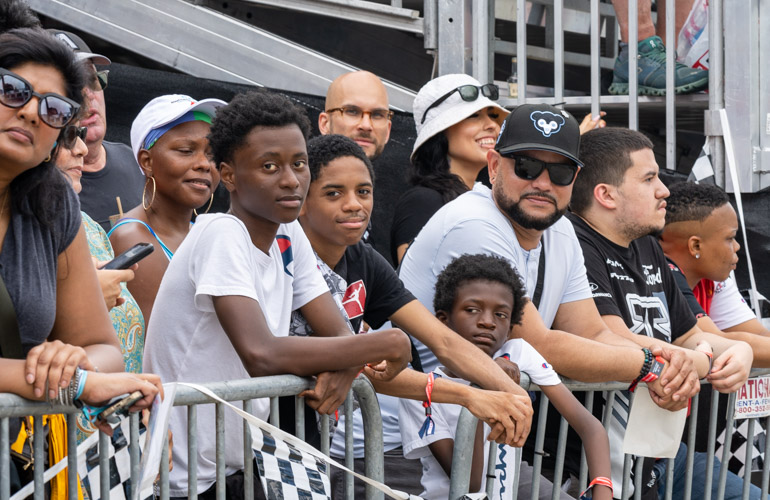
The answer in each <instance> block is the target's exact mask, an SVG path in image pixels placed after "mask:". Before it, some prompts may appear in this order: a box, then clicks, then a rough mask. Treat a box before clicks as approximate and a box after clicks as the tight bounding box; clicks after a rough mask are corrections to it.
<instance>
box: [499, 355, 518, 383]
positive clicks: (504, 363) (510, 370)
mask: <svg viewBox="0 0 770 500" xmlns="http://www.w3.org/2000/svg"><path fill="white" fill-rule="evenodd" d="M495 363H497V366H499V367H500V368H502V369H503V371H504V372H505V374H506V375H508V376H509V377H511V380H513V381H514V382H516V383H517V384H518V383H519V382H521V371H520V370H519V365H517V364H516V363H514V362H513V361H511V360H510V359H508V358H506V357H503V356H501V357H499V358H495Z"/></svg>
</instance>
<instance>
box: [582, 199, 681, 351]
mask: <svg viewBox="0 0 770 500" xmlns="http://www.w3.org/2000/svg"><path fill="white" fill-rule="evenodd" d="M567 217H568V218H569V219H570V221H572V225H573V226H574V227H575V234H576V235H577V237H578V240H579V241H580V246H581V247H582V248H583V257H584V258H585V263H586V273H587V275H588V281H589V283H590V286H591V291H592V292H593V297H594V302H595V303H596V307H597V309H599V314H601V315H602V316H605V315H613V316H620V317H621V318H623V321H624V322H625V323H626V326H627V327H628V329H629V330H631V331H632V332H634V333H637V334H640V335H647V336H649V337H654V338H656V339H659V340H664V341H666V342H669V343H671V342H674V341H676V339H678V338H679V337H681V336H682V335H684V334H685V333H687V331H689V330H690V329H691V328H692V327H693V326H695V323H696V319H695V316H694V315H693V313H692V311H691V310H690V308H689V306H688V305H687V302H686V301H685V298H684V296H683V295H682V292H681V291H680V290H679V286H678V285H677V283H676V280H675V279H674V276H673V274H672V273H671V271H670V270H669V267H668V262H666V257H665V256H664V255H663V250H662V249H661V248H660V245H659V244H658V242H657V240H655V238H654V237H652V236H645V237H643V238H639V239H637V240H634V241H633V242H632V243H631V245H629V247H628V248H624V247H622V246H620V245H616V244H615V243H613V242H611V241H610V240H608V239H607V238H605V237H604V236H602V235H601V234H599V233H597V232H596V231H594V230H593V229H592V228H591V227H590V226H588V224H586V223H585V221H583V219H581V218H580V217H577V216H575V215H574V214H569V215H568V216H567Z"/></svg>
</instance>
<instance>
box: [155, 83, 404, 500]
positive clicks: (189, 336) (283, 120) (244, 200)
mask: <svg viewBox="0 0 770 500" xmlns="http://www.w3.org/2000/svg"><path fill="white" fill-rule="evenodd" d="M309 133H310V122H309V121H308V119H307V116H306V115H305V113H304V110H301V109H300V108H298V107H297V106H295V105H294V104H293V103H292V102H291V101H290V100H289V99H287V98H286V97H284V96H281V95H279V94H274V93H271V92H266V91H257V92H249V93H246V94H239V95H237V96H236V97H235V98H233V100H232V101H231V102H230V103H229V104H228V105H227V106H225V107H222V108H220V109H219V110H218V113H217V117H216V118H215V120H214V122H213V123H212V126H211V134H210V135H209V142H210V146H211V150H212V154H213V157H214V161H215V164H216V166H217V168H218V169H220V171H221V177H222V183H223V184H224V185H225V187H226V188H227V190H228V191H229V192H230V202H231V207H230V212H229V213H227V214H211V215H201V216H200V217H198V219H197V220H196V222H195V225H194V226H193V228H192V229H191V230H190V233H189V234H188V236H187V237H186V238H185V240H184V242H183V243H182V244H181V245H180V247H179V249H178V250H177V252H176V253H175V254H174V259H173V260H172V261H171V263H170V264H169V267H168V270H167V271H166V274H165V275H164V277H163V281H162V283H161V286H160V289H159V291H158V296H157V299H156V301H155V305H154V308H153V314H152V318H151V320H150V324H149V328H148V333H147V343H146V347H145V359H144V361H145V363H144V369H145V370H146V371H149V372H153V373H157V374H161V375H162V376H163V378H164V380H166V381H169V382H172V381H184V382H198V383H202V382H218V381H229V380H237V379H243V378H248V377H259V376H265V375H276V374H282V373H291V374H295V375H300V376H310V375H317V376H318V382H317V386H316V390H315V392H314V396H315V398H317V399H319V400H321V401H323V400H325V399H327V398H331V399H332V400H335V401H336V400H339V399H340V394H343V396H342V397H344V394H346V393H347V391H348V389H349V388H350V384H351V383H352V381H353V379H354V378H355V376H356V375H357V373H358V372H359V371H360V370H361V368H362V367H363V366H364V365H365V364H366V363H373V364H377V363H379V362H380V361H382V360H386V362H385V363H382V364H380V365H379V366H378V367H377V368H376V369H372V368H368V369H367V374H368V375H369V376H371V377H374V378H382V379H385V380H387V379H390V378H392V377H394V376H395V375H396V374H397V373H398V372H399V371H401V369H403V368H404V367H405V366H406V363H407V362H408V361H409V359H410V344H409V340H408V338H407V337H406V335H405V334H404V333H403V332H401V331H399V330H397V329H390V330H384V331H382V332H378V333H376V334H372V335H360V336H354V335H352V332H351V331H350V329H349V328H348V326H347V324H346V322H345V320H344V319H343V317H342V315H341V314H340V312H339V309H338V308H337V305H336V304H335V302H334V300H333V299H332V297H331V295H330V294H329V289H328V288H327V286H326V283H325V282H324V279H323V277H322V276H321V274H320V273H319V271H318V268H317V265H316V261H315V255H314V254H313V250H312V248H311V247H310V243H309V242H308V240H307V237H306V236H305V234H304V232H303V231H302V228H301V227H300V226H299V223H298V222H297V216H298V215H299V212H300V209H301V207H302V204H303V202H304V200H305V196H306V195H307V190H308V185H309V184H310V172H309V170H308V165H307V163H308V161H307V149H306V141H307V137H308V135H309ZM180 189H183V187H180ZM295 309H299V310H300V311H302V314H303V315H304V317H305V318H306V319H307V321H308V323H309V325H310V326H311V327H312V328H313V330H314V331H315V332H316V333H317V337H305V338H298V337H290V336H289V324H290V318H291V312H292V311H293V310H295ZM323 337H331V338H323ZM330 381H331V382H333V383H331V384H330V383H329V382H330ZM320 386H324V387H320ZM329 387H333V388H334V389H328V388H329ZM333 407H334V406H332V405H329V408H333ZM252 409H253V413H254V414H255V415H256V416H258V417H260V418H263V419H264V418H266V417H267V415H268V411H269V409H268V402H267V400H257V401H255V403H254V405H253V407H252ZM332 411H333V409H332ZM169 425H170V428H171V430H172V431H173V433H174V447H173V461H174V468H173V470H172V471H171V473H170V479H169V485H170V491H171V496H172V497H187V496H188V495H189V491H188V487H189V485H188V476H187V467H188V450H187V444H188V443H187V410H186V409H185V408H184V407H177V408H174V410H173V411H172V416H171V420H170V424H169ZM197 426H198V427H197V429H198V432H197V434H198V439H197V464H198V467H197V479H198V482H197V489H198V490H199V491H202V492H203V493H202V494H201V495H200V496H201V497H202V498H213V496H215V488H214V483H215V481H216V473H215V465H216V460H215V446H216V440H215V433H214V432H212V429H214V427H215V419H214V408H213V406H212V405H206V406H200V407H199V409H198V417H197ZM225 434H226V436H227V446H226V449H225V467H226V474H227V476H228V480H227V490H228V491H227V494H228V498H229V497H231V496H233V497H239V496H240V495H242V491H230V490H231V489H232V490H238V488H240V489H241V490H242V486H243V481H242V480H241V481H239V480H238V477H237V475H238V474H239V473H240V470H241V469H242V468H243V442H242V440H243V424H242V421H241V419H240V418H239V417H237V416H236V415H235V414H234V413H232V412H227V413H226V415H225ZM255 470H256V467H255ZM231 478H234V479H233V480H232V481H231ZM257 485H259V480H258V479H256V480H255V498H260V497H261V496H263V493H262V492H261V488H260V487H258V486H257ZM231 487H232V488H231Z"/></svg>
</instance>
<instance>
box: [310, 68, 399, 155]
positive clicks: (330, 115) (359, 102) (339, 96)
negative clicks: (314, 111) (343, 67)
mask: <svg viewBox="0 0 770 500" xmlns="http://www.w3.org/2000/svg"><path fill="white" fill-rule="evenodd" d="M388 106H389V104H388V91H387V90H386V89H385V85H383V84H382V80H380V79H379V78H378V77H377V75H375V74H373V73H370V72H368V71H353V72H351V73H345V74H343V75H340V76H338V77H337V78H336V79H335V80H334V81H333V82H332V83H331V85H329V90H327V92H326V105H325V108H324V109H325V111H324V112H323V113H321V114H320V115H319V116H318V129H319V130H320V131H321V134H323V135H328V134H341V135H344V136H347V137H349V138H351V139H353V140H354V141H356V143H357V144H358V145H359V146H361V149H363V150H364V153H366V156H368V157H369V159H370V160H374V159H375V158H377V157H378V156H380V154H382V150H383V149H384V148H385V145H386V144H387V143H388V139H389V138H390V126H391V123H390V119H391V118H392V117H393V112H392V111H390V109H388Z"/></svg>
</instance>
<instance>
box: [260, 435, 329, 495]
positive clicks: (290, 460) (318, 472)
mask: <svg viewBox="0 0 770 500" xmlns="http://www.w3.org/2000/svg"><path fill="white" fill-rule="evenodd" d="M255 430H256V432H254V431H255ZM251 431H252V446H253V448H254V455H255V457H256V459H257V468H258V469H259V478H260V479H261V480H262V486H263V487H264V488H265V491H266V492H267V498H268V499H269V500H271V499H274V498H275V499H286V500H289V499H297V500H299V499H303V500H326V499H327V498H329V497H330V492H331V487H330V485H329V476H328V469H329V467H328V465H327V464H326V462H325V461H323V460H319V459H318V458H316V457H314V456H312V455H309V454H305V453H302V452H301V451H300V450H298V449H297V448H296V447H294V446H292V445H291V443H288V442H286V441H282V440H281V439H276V438H275V437H273V435H272V434H270V433H269V432H267V431H263V430H262V429H259V428H257V429H254V427H252V428H251Z"/></svg>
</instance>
